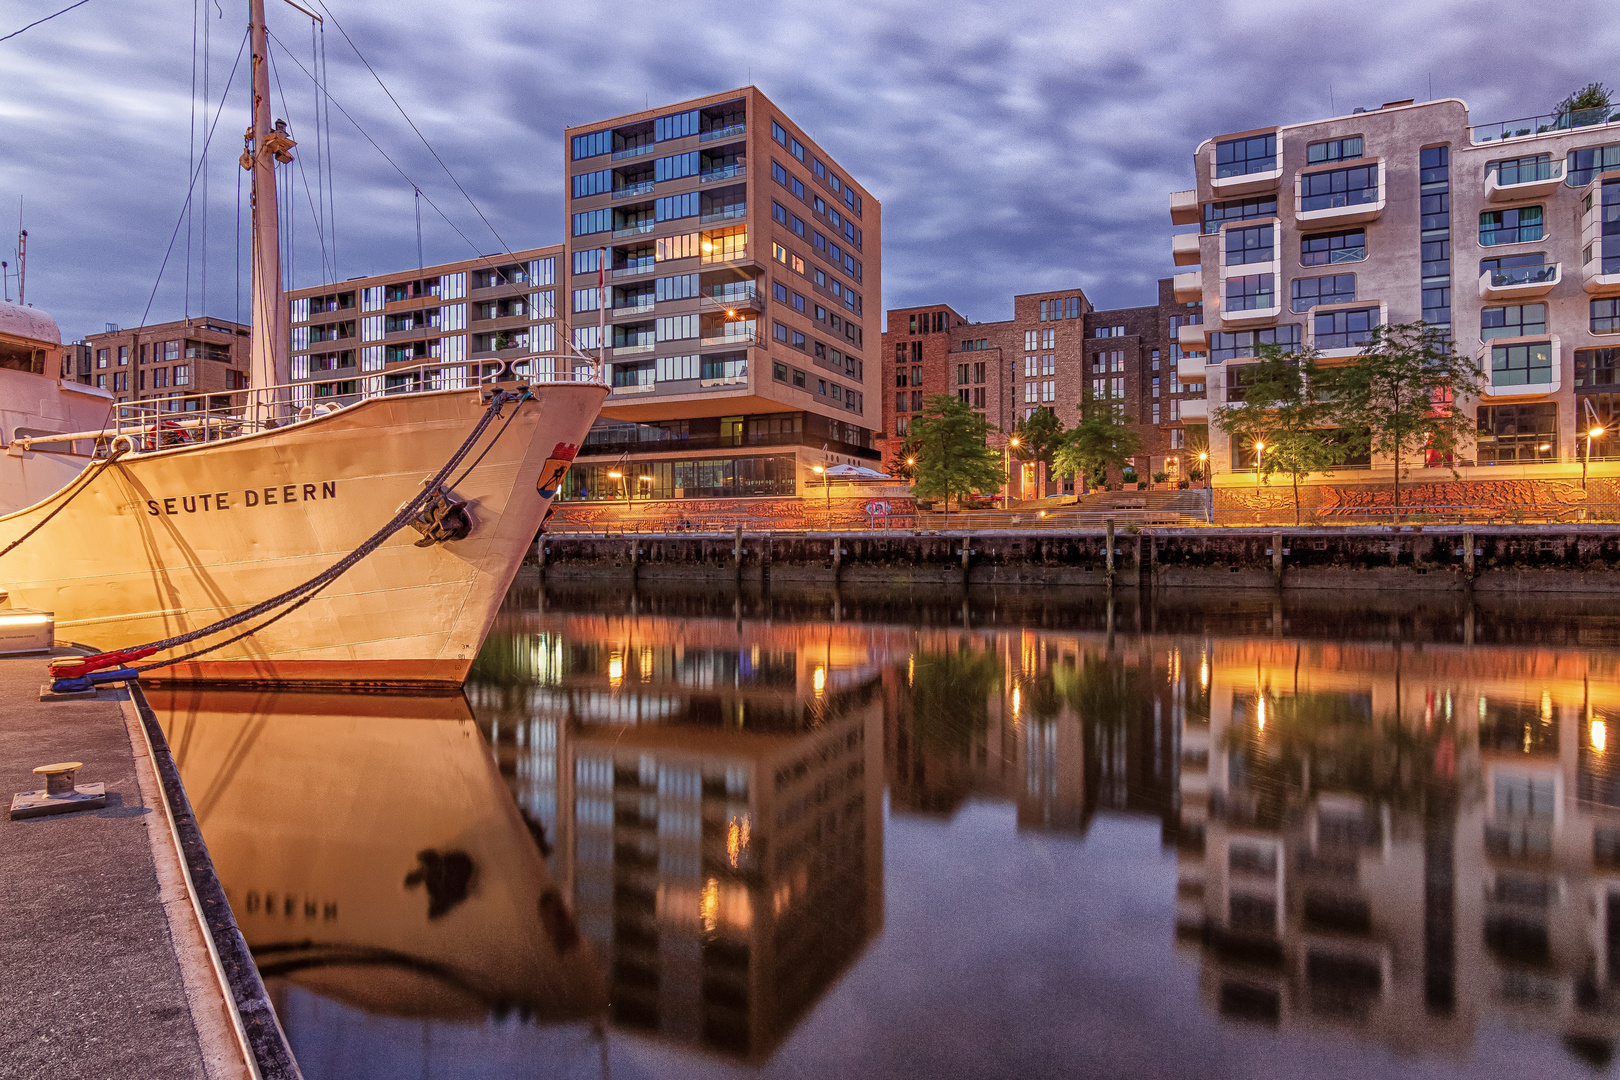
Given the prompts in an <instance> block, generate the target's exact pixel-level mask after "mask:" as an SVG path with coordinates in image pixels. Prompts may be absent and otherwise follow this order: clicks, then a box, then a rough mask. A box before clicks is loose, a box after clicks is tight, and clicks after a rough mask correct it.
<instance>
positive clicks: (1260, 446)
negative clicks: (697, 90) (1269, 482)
mask: <svg viewBox="0 0 1620 1080" xmlns="http://www.w3.org/2000/svg"><path fill="white" fill-rule="evenodd" d="M1265 459H1266V444H1265V443H1263V442H1256V443H1255V444H1254V486H1255V487H1259V486H1260V472H1261V469H1260V466H1261V464H1262V463H1263V462H1264V461H1265Z"/></svg>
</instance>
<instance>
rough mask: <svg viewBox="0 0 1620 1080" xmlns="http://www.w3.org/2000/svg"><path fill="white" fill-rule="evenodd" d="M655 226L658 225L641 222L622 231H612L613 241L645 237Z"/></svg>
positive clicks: (651, 222) (653, 222) (650, 222)
mask: <svg viewBox="0 0 1620 1080" xmlns="http://www.w3.org/2000/svg"><path fill="white" fill-rule="evenodd" d="M657 225H658V223H657V222H656V221H643V222H642V223H641V224H639V225H631V226H629V227H627V228H623V229H614V230H613V239H615V240H622V239H624V238H625V237H626V236H646V235H647V234H648V233H650V232H652V231H653V229H654V228H656V227H657Z"/></svg>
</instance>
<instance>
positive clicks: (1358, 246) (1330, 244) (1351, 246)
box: [1299, 229, 1367, 266]
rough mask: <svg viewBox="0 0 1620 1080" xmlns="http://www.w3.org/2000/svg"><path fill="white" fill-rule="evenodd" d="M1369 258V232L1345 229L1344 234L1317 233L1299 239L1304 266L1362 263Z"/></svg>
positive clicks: (1301, 259)
mask: <svg viewBox="0 0 1620 1080" xmlns="http://www.w3.org/2000/svg"><path fill="white" fill-rule="evenodd" d="M1366 257H1367V231H1366V230H1365V229H1345V230H1343V231H1342V232H1331V233H1317V234H1316V235H1314V236H1302V237H1300V239H1299V261H1300V264H1301V265H1302V266H1330V265H1332V264H1333V263H1346V262H1360V261H1361V260H1362V259H1365V258H1366Z"/></svg>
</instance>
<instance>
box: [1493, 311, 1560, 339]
mask: <svg viewBox="0 0 1620 1080" xmlns="http://www.w3.org/2000/svg"><path fill="white" fill-rule="evenodd" d="M1546 332H1547V305H1546V304H1510V305H1508V306H1507V307H1494V308H1485V309H1483V310H1482V311H1480V313H1479V339H1480V340H1481V341H1490V340H1491V339H1492V338H1508V337H1530V336H1532V335H1535V334H1545V333H1546Z"/></svg>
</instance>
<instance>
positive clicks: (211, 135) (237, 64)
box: [141, 30, 248, 326]
mask: <svg viewBox="0 0 1620 1080" xmlns="http://www.w3.org/2000/svg"><path fill="white" fill-rule="evenodd" d="M247 43H248V32H247V31H245V30H244V31H243V32H242V44H241V45H239V46H238V47H237V50H236V61H235V62H234V63H233V64H231V76H230V78H229V79H227V80H226V81H225V90H224V91H223V92H222V93H221V94H220V95H219V108H218V109H217V110H216V111H215V113H214V122H213V123H212V124H211V125H209V128H208V138H207V139H205V140H204V141H203V150H204V151H206V150H207V149H208V144H209V143H210V142H212V141H213V138H214V132H215V130H217V129H218V127H219V118H220V115H221V114H222V113H223V112H224V111H225V99H226V97H227V96H228V95H229V93H230V89H231V83H232V82H234V81H235V79H236V72H237V69H238V68H240V67H241V65H242V53H243V52H244V51H245V50H246V49H247ZM238 187H239V188H240V184H238ZM196 189H197V174H196V173H195V172H193V173H192V175H191V185H190V186H189V187H187V188H186V201H185V205H183V206H182V207H181V208H180V216H179V217H178V218H176V219H175V222H174V231H173V232H171V233H170V234H169V246H168V247H167V248H166V249H165V250H164V252H163V261H162V263H160V264H159V265H158V272H157V280H156V281H154V282H152V294H151V295H150V296H148V297H147V298H146V310H145V311H143V312H142V313H141V325H142V326H145V325H146V318H147V316H148V315H150V314H152V304H153V302H154V301H155V300H156V299H157V291H158V286H159V285H160V284H162V282H163V271H164V269H165V268H167V267H168V265H169V256H171V255H172V254H174V243H175V241H176V240H177V239H179V237H180V226H181V225H183V224H185V220H186V212H187V211H188V210H189V209H190V207H191V196H192V193H193V192H194V191H196Z"/></svg>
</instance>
